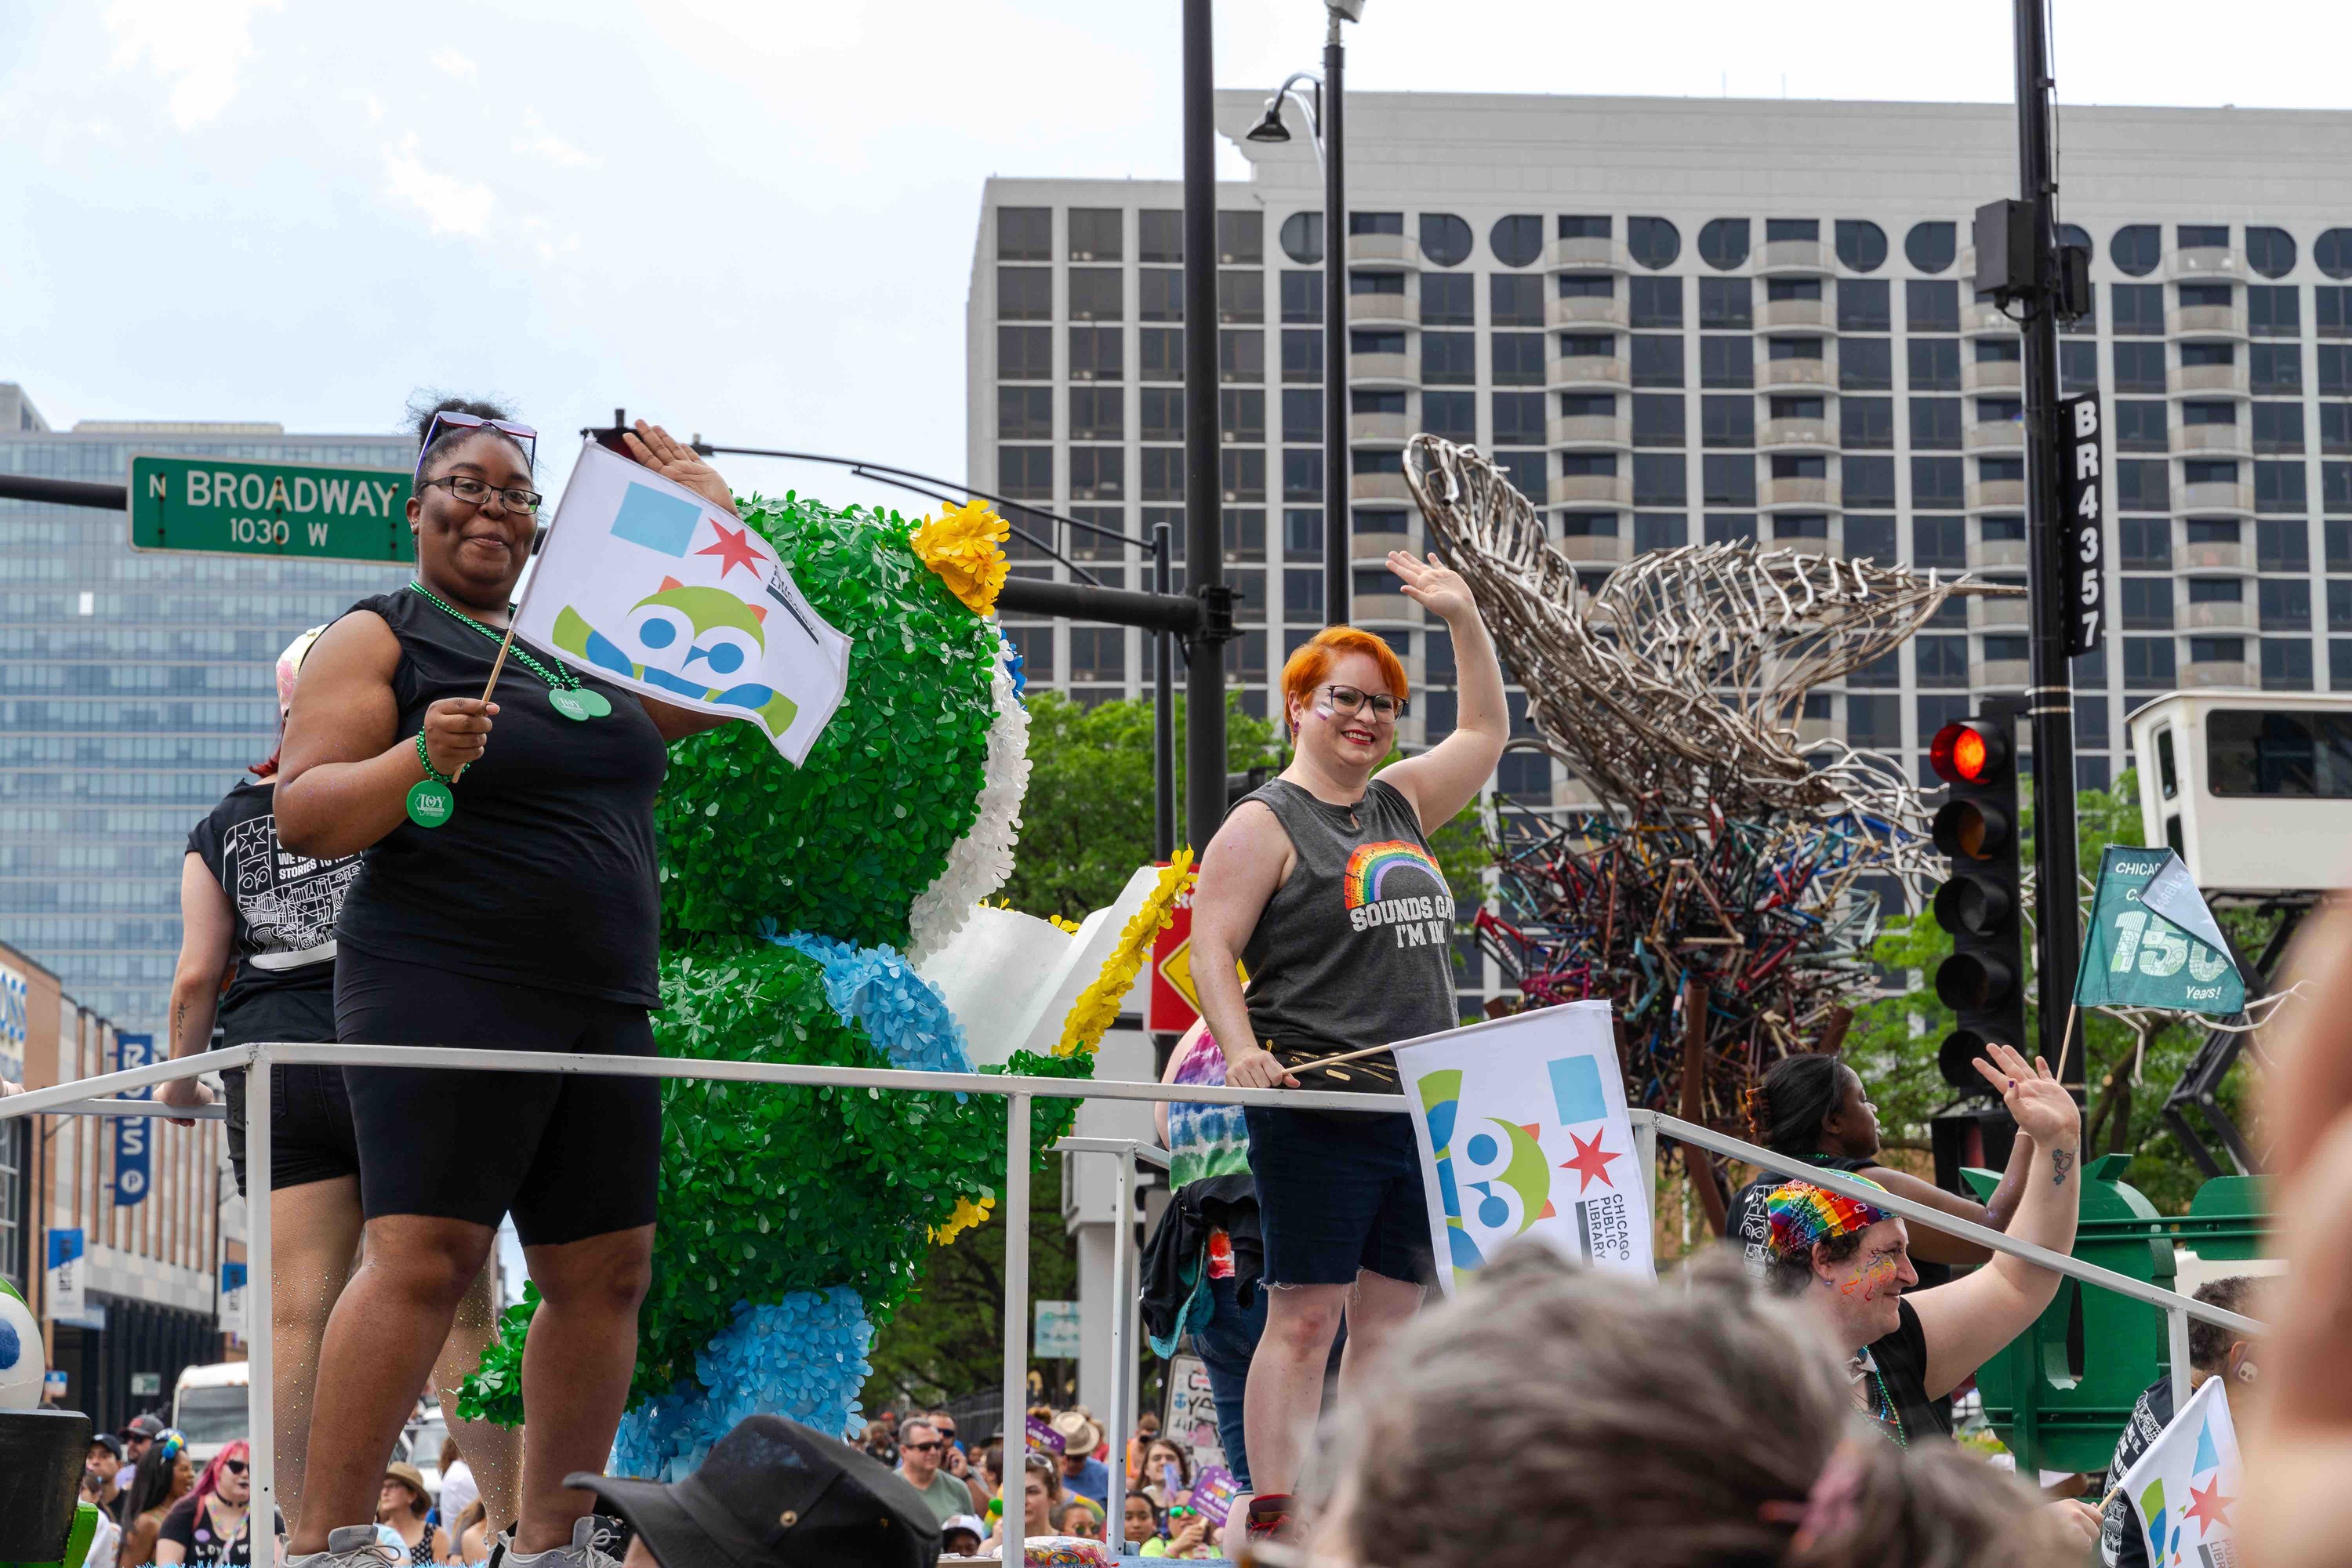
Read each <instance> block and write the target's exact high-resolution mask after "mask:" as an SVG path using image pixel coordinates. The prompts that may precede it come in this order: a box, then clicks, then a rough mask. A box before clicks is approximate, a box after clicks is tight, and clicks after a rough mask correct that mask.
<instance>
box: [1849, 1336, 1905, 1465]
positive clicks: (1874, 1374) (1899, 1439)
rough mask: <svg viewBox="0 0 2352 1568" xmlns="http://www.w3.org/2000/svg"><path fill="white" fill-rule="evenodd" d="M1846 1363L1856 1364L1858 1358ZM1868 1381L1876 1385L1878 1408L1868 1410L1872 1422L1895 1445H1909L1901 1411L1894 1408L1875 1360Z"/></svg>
mask: <svg viewBox="0 0 2352 1568" xmlns="http://www.w3.org/2000/svg"><path fill="white" fill-rule="evenodd" d="M1847 1364H1848V1365H1849V1366H1857V1365H1859V1364H1860V1360H1859V1358H1856V1360H1855V1361H1853V1362H1849V1363H1847ZM1855 1381H1856V1382H1860V1381H1861V1379H1860V1378H1859V1377H1857V1378H1856V1379H1855ZM1870 1381H1871V1382H1873V1383H1874V1384H1877V1385H1878V1408H1877V1409H1875V1410H1874V1411H1872V1412H1870V1418H1871V1420H1872V1422H1873V1423H1874V1424H1875V1425H1876V1426H1877V1427H1878V1429H1879V1431H1880V1432H1881V1433H1882V1434H1883V1435H1885V1436H1886V1437H1887V1438H1889V1439H1890V1440H1892V1441H1893V1443H1894V1444H1895V1447H1898V1448H1907V1447H1910V1446H1911V1438H1910V1435H1909V1434H1908V1433H1906V1432H1905V1431H1904V1430H1903V1412H1902V1411H1900V1410H1898V1409H1896V1408H1895V1396H1894V1394H1891V1393H1889V1392H1888V1391H1887V1387H1886V1374H1885V1373H1883V1372H1881V1371H1879V1370H1878V1363H1876V1362H1875V1361H1873V1362H1872V1363H1871V1364H1870Z"/></svg>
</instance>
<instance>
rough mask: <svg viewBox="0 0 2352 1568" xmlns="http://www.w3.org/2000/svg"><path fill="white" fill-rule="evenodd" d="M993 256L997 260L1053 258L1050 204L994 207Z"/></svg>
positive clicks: (1052, 213)
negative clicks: (1042, 205) (994, 234)
mask: <svg viewBox="0 0 2352 1568" xmlns="http://www.w3.org/2000/svg"><path fill="white" fill-rule="evenodd" d="M996 259H997V260H999V261H1051V260H1053V259H1054V209H1053V208H1051V207H999V208H997V209H996Z"/></svg>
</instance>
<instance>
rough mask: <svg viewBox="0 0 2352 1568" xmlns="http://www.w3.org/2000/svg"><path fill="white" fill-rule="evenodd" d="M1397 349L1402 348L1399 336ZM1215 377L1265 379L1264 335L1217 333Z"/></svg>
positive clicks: (1232, 332)
mask: <svg viewBox="0 0 2352 1568" xmlns="http://www.w3.org/2000/svg"><path fill="white" fill-rule="evenodd" d="M1397 347H1398V349H1399V350H1400V351H1402V349H1403V347H1404V344H1403V342H1402V334H1400V337H1399V342H1398V344H1397ZM1217 377H1218V379H1219V380H1221V381H1264V380H1265V333H1264V332H1262V331H1249V330H1247V329H1246V328H1244V329H1241V330H1238V331H1236V330H1234V329H1233V328H1226V329H1224V330H1223V331H1220V332H1218V333H1217Z"/></svg>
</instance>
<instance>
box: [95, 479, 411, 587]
mask: <svg viewBox="0 0 2352 1568" xmlns="http://www.w3.org/2000/svg"><path fill="white" fill-rule="evenodd" d="M409 478H410V476H409V475H407V474H405V473H404V472H402V471H401V470H400V469H398V468H330V467H327V466H325V465H323V464H318V463H265V462H258V461H256V460H254V459H252V458H159V457H134V458H131V487H130V489H131V549H133V550H167V551H173V552H196V553H200V554H205V555H241V556H254V555H267V556H281V557H287V558H290V559H295V560H308V561H390V562H398V561H414V560H415V558H416V547H415V541H414V540H413V539H411V538H410V537H409V532H408V511H407V506H408V486H409Z"/></svg>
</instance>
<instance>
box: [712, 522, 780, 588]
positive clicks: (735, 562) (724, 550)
mask: <svg viewBox="0 0 2352 1568" xmlns="http://www.w3.org/2000/svg"><path fill="white" fill-rule="evenodd" d="M710 526H711V527H712V528H713V529H715V530H717V531H718V534H719V541H718V542H717V543H715V544H706V545H704V546H703V547H702V548H701V549H699V550H698V551H696V552H695V553H696V554H697V555H716V556H718V557H719V560H720V562H721V563H722V564H721V565H720V566H719V581H720V582H722V583H724V582H725V581H727V574H728V573H730V572H732V571H733V570H734V569H735V568H736V567H738V566H743V567H748V568H749V569H750V570H751V575H753V576H754V577H756V576H758V575H759V574H760V568H761V565H762V564H764V563H766V561H767V557H766V556H764V555H762V554H761V553H760V549H759V546H757V545H755V544H753V543H752V542H751V530H750V529H748V528H736V529H730V528H729V527H728V526H727V525H726V524H725V523H723V522H719V521H715V520H714V521H712V523H711V525H710Z"/></svg>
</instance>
